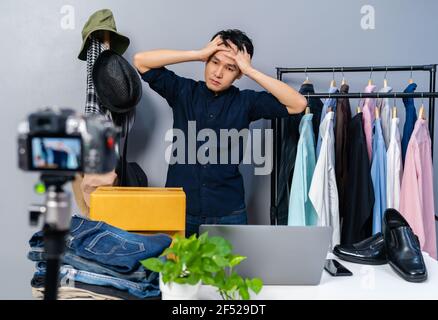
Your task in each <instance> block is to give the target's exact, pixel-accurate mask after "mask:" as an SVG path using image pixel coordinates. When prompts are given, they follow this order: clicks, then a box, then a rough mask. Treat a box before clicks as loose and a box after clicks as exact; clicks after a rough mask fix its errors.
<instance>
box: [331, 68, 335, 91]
mask: <svg viewBox="0 0 438 320" xmlns="http://www.w3.org/2000/svg"><path fill="white" fill-rule="evenodd" d="M330 87H336V81H335V68H333V78H332V81H330Z"/></svg>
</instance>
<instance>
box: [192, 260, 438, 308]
mask: <svg viewBox="0 0 438 320" xmlns="http://www.w3.org/2000/svg"><path fill="white" fill-rule="evenodd" d="M423 256H424V260H425V263H426V267H427V272H428V279H427V280H426V281H425V282H422V283H411V282H407V281H405V280H404V279H402V278H401V277H400V276H399V275H397V274H396V273H395V271H394V270H393V269H392V268H391V266H390V265H389V264H385V265H380V266H370V265H362V264H356V263H349V262H347V261H343V260H340V259H339V258H337V257H336V256H334V255H333V254H331V253H330V254H329V255H328V256H327V258H335V259H336V260H338V261H340V262H341V263H342V264H343V265H344V266H346V267H347V268H348V269H349V270H350V271H351V272H353V276H348V277H333V276H331V275H329V274H328V273H327V272H326V271H325V270H324V271H323V274H322V278H321V283H320V284H319V285H317V286H268V285H266V286H263V289H262V291H261V292H260V293H259V294H258V295H256V296H255V295H252V299H253V300H258V299H261V300H301V299H303V300H315V299H317V300H327V299H330V300H332V299H333V300H338V299H340V300H358V299H360V300H370V299H373V300H374V299H375V300H388V299H409V300H411V299H438V262H437V261H436V260H434V259H432V258H431V257H430V256H429V255H428V254H427V253H423ZM198 296H199V298H200V299H206V300H209V299H221V297H220V295H219V294H218V293H217V292H216V289H215V288H214V287H211V286H202V287H201V289H200V292H199V295H198Z"/></svg>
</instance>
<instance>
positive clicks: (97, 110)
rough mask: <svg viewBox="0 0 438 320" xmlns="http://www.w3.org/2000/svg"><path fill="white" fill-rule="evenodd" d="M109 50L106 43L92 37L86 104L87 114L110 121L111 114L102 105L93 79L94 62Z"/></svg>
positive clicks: (88, 54)
mask: <svg viewBox="0 0 438 320" xmlns="http://www.w3.org/2000/svg"><path fill="white" fill-rule="evenodd" d="M108 49H109V48H108V47H107V46H106V45H105V44H104V43H102V42H101V41H99V40H98V39H96V38H94V37H91V43H90V46H89V47H88V50H87V97H86V102H85V114H90V113H91V114H102V115H105V116H106V117H107V118H108V119H109V118H110V114H111V113H110V112H109V111H108V110H107V109H106V108H105V107H104V106H102V104H101V103H100V101H99V98H98V97H97V93H96V90H95V88H94V84H93V77H92V71H93V66H94V62H95V61H96V60H97V57H99V55H100V54H101V53H102V52H103V51H105V50H108Z"/></svg>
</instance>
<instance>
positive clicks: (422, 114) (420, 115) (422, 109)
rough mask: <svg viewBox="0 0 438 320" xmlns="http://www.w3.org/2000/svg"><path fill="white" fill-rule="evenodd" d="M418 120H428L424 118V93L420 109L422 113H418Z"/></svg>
mask: <svg viewBox="0 0 438 320" xmlns="http://www.w3.org/2000/svg"><path fill="white" fill-rule="evenodd" d="M418 118H419V119H423V120H426V117H425V116H424V103H423V93H421V107H420V111H418Z"/></svg>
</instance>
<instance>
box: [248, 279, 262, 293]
mask: <svg viewBox="0 0 438 320" xmlns="http://www.w3.org/2000/svg"><path fill="white" fill-rule="evenodd" d="M245 282H246V284H247V285H248V287H249V288H250V289H251V290H252V291H254V292H255V293H259V292H260V291H261V290H262V288H263V281H262V279H260V278H254V279H251V280H249V279H246V281H245Z"/></svg>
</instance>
